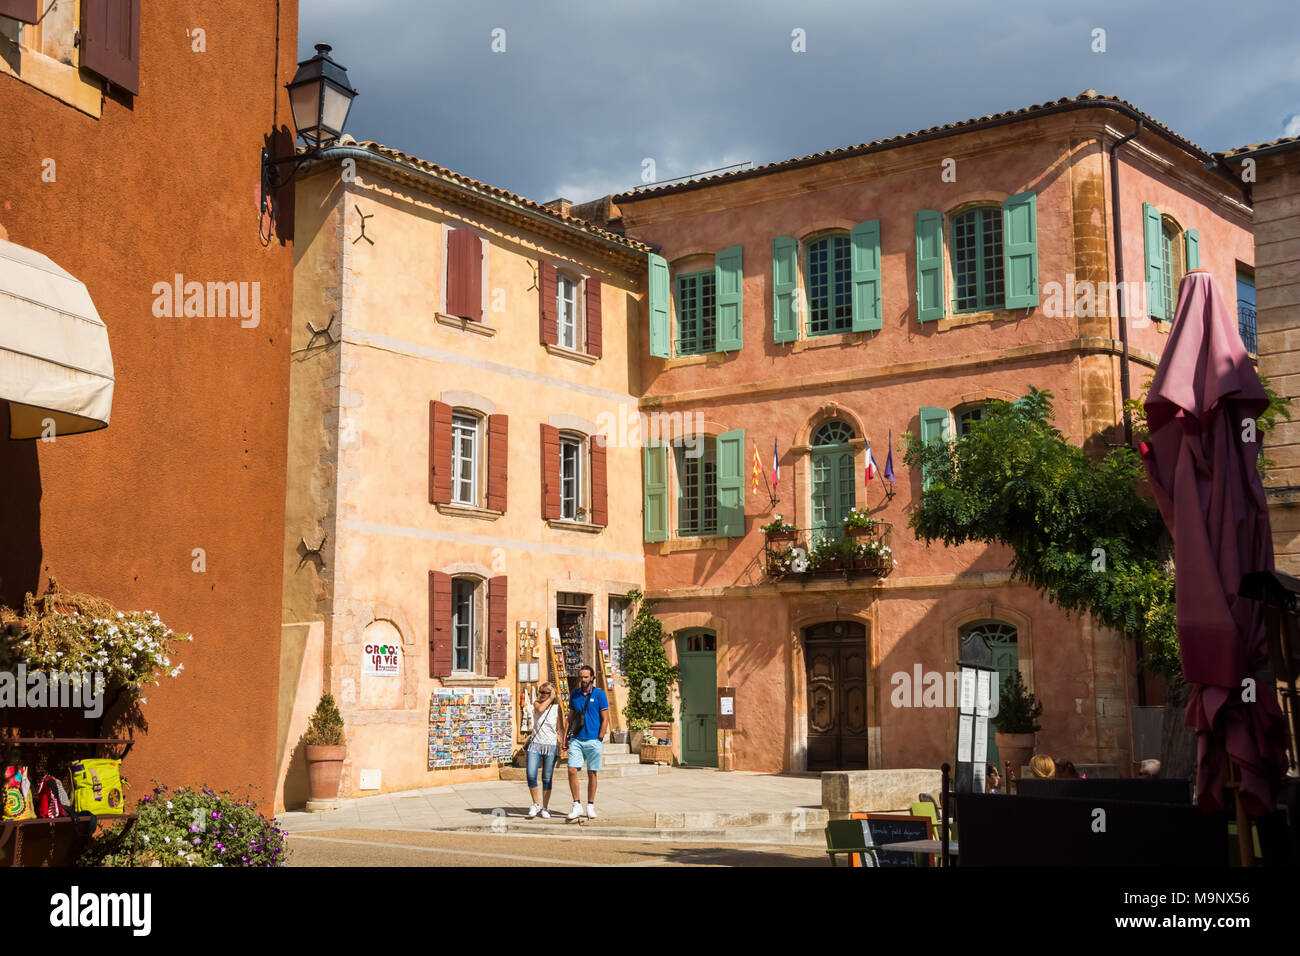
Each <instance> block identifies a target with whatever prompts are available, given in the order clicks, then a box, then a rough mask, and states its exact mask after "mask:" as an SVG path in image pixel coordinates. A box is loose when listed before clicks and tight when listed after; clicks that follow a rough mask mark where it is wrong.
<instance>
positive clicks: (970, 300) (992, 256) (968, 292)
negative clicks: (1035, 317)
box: [952, 206, 1006, 312]
mask: <svg viewBox="0 0 1300 956" xmlns="http://www.w3.org/2000/svg"><path fill="white" fill-rule="evenodd" d="M1002 253H1003V249H1002V210H1001V209H1000V208H998V207H996V206H989V207H986V208H980V209H972V210H970V211H969V212H964V213H961V214H960V215H958V216H954V217H953V221H952V272H953V300H954V301H953V311H954V312H976V311H980V310H984V309H1000V308H1002V307H1003V303H1004V301H1005V298H1006V291H1005V287H1004V283H1003V274H1002V268H1003V265H1002V262H1003V259H1002Z"/></svg>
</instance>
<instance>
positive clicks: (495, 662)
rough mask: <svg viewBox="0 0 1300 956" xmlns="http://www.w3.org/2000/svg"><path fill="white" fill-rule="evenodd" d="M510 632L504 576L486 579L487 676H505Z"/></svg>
mask: <svg viewBox="0 0 1300 956" xmlns="http://www.w3.org/2000/svg"><path fill="white" fill-rule="evenodd" d="M509 633H510V628H509V622H508V621H507V620H506V576H505V575H504V574H498V575H497V576H496V577H494V578H489V579H488V659H487V672H488V677H505V676H506V646H507V644H508V641H507V640H506V638H507V636H508V635H509Z"/></svg>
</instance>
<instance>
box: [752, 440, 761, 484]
mask: <svg viewBox="0 0 1300 956" xmlns="http://www.w3.org/2000/svg"><path fill="white" fill-rule="evenodd" d="M762 474H763V460H762V459H761V458H759V457H758V442H754V494H758V479H759V477H760V476H761V475H762Z"/></svg>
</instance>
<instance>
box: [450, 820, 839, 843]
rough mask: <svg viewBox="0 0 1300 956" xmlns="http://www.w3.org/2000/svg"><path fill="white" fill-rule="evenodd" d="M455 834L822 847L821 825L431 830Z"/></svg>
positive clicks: (523, 824) (596, 824) (597, 823)
mask: <svg viewBox="0 0 1300 956" xmlns="http://www.w3.org/2000/svg"><path fill="white" fill-rule="evenodd" d="M435 829H442V830H445V831H452V832H457V833H534V834H545V835H547V836H564V837H573V838H581V837H587V838H589V839H610V838H612V837H617V838H620V839H633V840H656V841H657V840H664V841H671V842H673V843H768V844H782V845H785V846H821V847H824V846H825V845H826V835H825V825H824V824H823V825H822V826H820V827H815V828H810V829H802V830H801V829H795V828H793V827H788V826H784V827H775V826H765V827H711V828H707V829H690V828H687V827H636V826H620V825H617V824H613V825H611V824H610V823H607V822H602V820H601V818H599V817H597V818H596V819H595V820H592V821H589V822H587V823H585V824H579V823H577V822H576V821H575V822H573V823H569V822H567V821H566V820H564V818H563V815H562V813H558V812H557V813H556V814H555V816H553V817H551V819H550V820H542V819H541V818H540V817H539V818H537V819H534V820H520V819H514V818H506V817H499V818H497V819H496V820H495V821H494V822H493V823H484V824H474V825H472V826H468V827H449V828H435Z"/></svg>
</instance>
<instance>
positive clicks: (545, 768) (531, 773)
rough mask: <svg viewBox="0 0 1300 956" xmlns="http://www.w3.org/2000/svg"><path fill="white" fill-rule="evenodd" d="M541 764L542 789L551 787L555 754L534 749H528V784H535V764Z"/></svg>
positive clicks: (532, 785)
mask: <svg viewBox="0 0 1300 956" xmlns="http://www.w3.org/2000/svg"><path fill="white" fill-rule="evenodd" d="M538 764H541V766H542V789H543V790H550V789H551V776H552V775H553V774H554V773H555V754H553V753H550V754H539V753H538V752H537V751H536V750H531V749H530V750H529V751H528V770H527V773H528V786H529V787H530V788H532V787H536V786H537V765H538Z"/></svg>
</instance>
